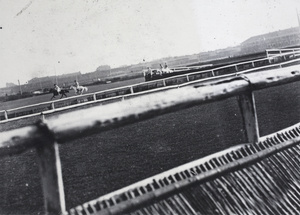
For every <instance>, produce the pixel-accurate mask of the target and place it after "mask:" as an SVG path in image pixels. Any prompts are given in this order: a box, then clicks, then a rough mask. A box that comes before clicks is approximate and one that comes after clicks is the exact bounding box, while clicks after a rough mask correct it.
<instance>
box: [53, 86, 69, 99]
mask: <svg viewBox="0 0 300 215" xmlns="http://www.w3.org/2000/svg"><path fill="white" fill-rule="evenodd" d="M49 92H50V93H53V96H52V97H51V99H50V100H52V99H53V98H55V96H58V95H59V94H60V95H61V97H60V99H61V98H62V97H63V96H65V97H68V96H67V94H66V93H68V92H69V90H67V89H61V90H60V92H57V90H55V89H53V88H52V89H50V91H49Z"/></svg>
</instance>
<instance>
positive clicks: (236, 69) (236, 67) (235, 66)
mask: <svg viewBox="0 0 300 215" xmlns="http://www.w3.org/2000/svg"><path fill="white" fill-rule="evenodd" d="M234 68H235V71H236V72H238V71H239V70H238V66H237V65H236V64H235V65H234Z"/></svg>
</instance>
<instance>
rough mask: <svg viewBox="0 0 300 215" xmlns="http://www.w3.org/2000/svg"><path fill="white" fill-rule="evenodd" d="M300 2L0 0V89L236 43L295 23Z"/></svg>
mask: <svg viewBox="0 0 300 215" xmlns="http://www.w3.org/2000/svg"><path fill="white" fill-rule="evenodd" d="M297 8H298V11H299V13H300V1H299V0H236V1H235V0H209V1H208V0H194V1H193V0H151V1H150V0H98V1H97V0H90V1H89V0H86V1H83V0H77V1H76V0H47V1H45V0H0V27H2V29H0V38H1V39H0V57H1V60H0V62H1V70H0V74H1V78H0V87H4V86H5V83H6V82H13V83H17V82H18V79H19V80H20V82H21V84H24V83H25V82H26V81H28V80H30V79H31V78H34V77H41V76H50V75H55V74H58V75H59V74H63V73H71V72H78V71H81V73H88V72H93V71H95V70H96V68H97V67H98V66H100V65H110V66H111V67H118V66H121V65H130V64H136V63H139V62H142V61H143V59H145V60H146V61H150V60H153V59H159V58H162V57H168V56H180V55H186V54H195V53H199V52H202V51H207V50H215V49H219V48H225V47H228V46H235V45H238V44H239V43H241V42H243V41H244V40H246V39H247V38H249V37H251V36H254V35H258V34H264V33H268V32H272V31H277V30H280V29H286V28H290V27H295V26H297V25H298V20H297V12H296V9H297Z"/></svg>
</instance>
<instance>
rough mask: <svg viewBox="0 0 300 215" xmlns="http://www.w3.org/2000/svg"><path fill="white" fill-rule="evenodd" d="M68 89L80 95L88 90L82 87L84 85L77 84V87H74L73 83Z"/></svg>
mask: <svg viewBox="0 0 300 215" xmlns="http://www.w3.org/2000/svg"><path fill="white" fill-rule="evenodd" d="M70 89H73V90H74V93H75V95H82V94H83V92H87V91H88V88H87V87H84V86H79V87H78V88H76V87H74V86H73V85H71V86H70Z"/></svg>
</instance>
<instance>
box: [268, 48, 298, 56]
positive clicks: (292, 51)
mask: <svg viewBox="0 0 300 215" xmlns="http://www.w3.org/2000/svg"><path fill="white" fill-rule="evenodd" d="M299 51H300V48H286V49H267V50H266V54H267V58H270V57H273V56H278V55H282V54H284V53H289V55H294V56H293V57H295V55H299ZM283 57H284V58H286V55H283Z"/></svg>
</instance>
